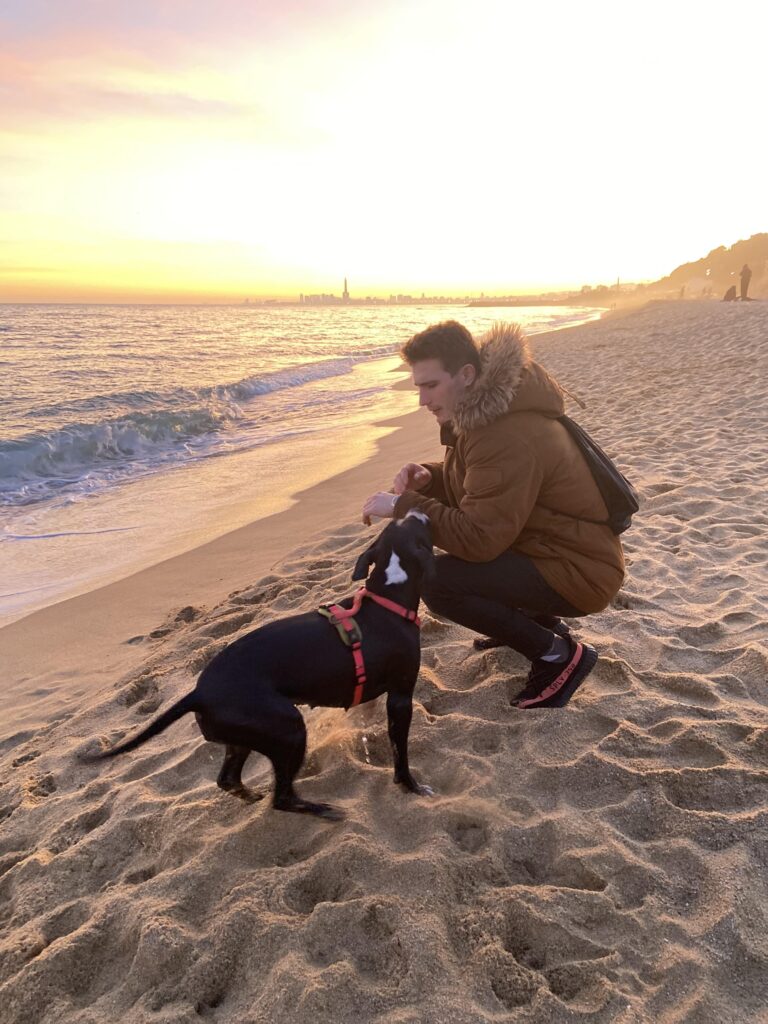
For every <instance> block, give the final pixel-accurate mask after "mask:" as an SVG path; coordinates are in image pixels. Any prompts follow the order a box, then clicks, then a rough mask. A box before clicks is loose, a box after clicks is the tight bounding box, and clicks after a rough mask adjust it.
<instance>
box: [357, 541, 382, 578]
mask: <svg viewBox="0 0 768 1024" xmlns="http://www.w3.org/2000/svg"><path fill="white" fill-rule="evenodd" d="M377 543H378V537H377V538H376V540H375V541H374V542H373V544H371V545H370V547H367V548H366V549H365V551H364V552H363V553H362V555H360V557H359V558H358V560H357V561H356V562H355V568H354V570H353V572H352V579H353V580H365V579H367V578H368V570H369V569H370V567H371V563H373V562H375V561H376V545H377Z"/></svg>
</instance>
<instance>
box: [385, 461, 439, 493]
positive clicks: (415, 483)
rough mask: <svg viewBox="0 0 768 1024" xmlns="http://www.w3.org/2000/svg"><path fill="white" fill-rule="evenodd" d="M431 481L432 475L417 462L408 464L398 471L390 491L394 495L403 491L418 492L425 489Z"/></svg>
mask: <svg viewBox="0 0 768 1024" xmlns="http://www.w3.org/2000/svg"><path fill="white" fill-rule="evenodd" d="M431 479H432V474H431V473H430V472H429V470H428V469H427V468H426V467H425V466H420V465H419V464H418V462H409V463H407V464H406V465H405V466H403V468H402V469H401V470H400V472H399V473H398V474H397V476H396V477H395V482H394V484H393V485H392V490H393V491H394V492H395V494H403V493H404V492H405V491H420V490H421V489H422V487H426V486H427V484H428V483H429V481H430V480H431Z"/></svg>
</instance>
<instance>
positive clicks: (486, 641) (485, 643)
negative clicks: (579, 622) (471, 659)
mask: <svg viewBox="0 0 768 1024" xmlns="http://www.w3.org/2000/svg"><path fill="white" fill-rule="evenodd" d="M530 618H532V619H533V620H534V622H538V624H539V625H540V626H544V627H545V629H551V630H552V632H553V633H557V635H558V636H570V635H571V628H570V626H569V625H568V623H567V622H563V620H562V619H558V618H555V616H554V615H536V616H534V615H531V616H530ZM472 646H473V647H474V649H475V650H476V651H490V650H492V649H493V648H494V647H508V646H509V645H508V644H507V642H506V641H505V640H499V639H498V637H495V636H478V637H476V638H475V639H474V640H473V641H472Z"/></svg>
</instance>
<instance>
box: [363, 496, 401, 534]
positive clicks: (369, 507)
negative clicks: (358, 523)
mask: <svg viewBox="0 0 768 1024" xmlns="http://www.w3.org/2000/svg"><path fill="white" fill-rule="evenodd" d="M396 503H397V495H396V494H390V492H389V491H377V492H376V494H372V495H371V496H370V498H368V500H367V501H366V503H365V504H364V505H363V522H364V523H365V525H366V526H370V525H371V516H378V518H379V519H391V518H392V516H393V514H394V511H395V504H396Z"/></svg>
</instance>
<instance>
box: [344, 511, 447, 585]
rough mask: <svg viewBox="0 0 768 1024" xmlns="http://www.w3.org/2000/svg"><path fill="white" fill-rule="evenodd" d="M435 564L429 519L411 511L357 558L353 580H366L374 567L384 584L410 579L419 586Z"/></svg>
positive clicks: (392, 523) (383, 532)
mask: <svg viewBox="0 0 768 1024" xmlns="http://www.w3.org/2000/svg"><path fill="white" fill-rule="evenodd" d="M434 560H435V559H434V555H433V554H432V533H431V530H430V528H429V517H428V516H426V515H425V514H424V513H423V512H419V511H418V510H417V509H411V511H410V512H408V513H407V514H406V516H405V518H404V519H395V520H394V521H393V522H391V523H389V524H388V526H386V527H385V528H384V529H383V530H382V531H381V533H380V534H379V536H378V537H377V538H376V540H375V541H374V542H373V544H371V545H370V547H368V548H366V550H365V551H364V552H363V553H362V555H360V557H359V558H358V560H357V563H356V564H355V569H354V572H353V573H352V579H353V580H364V579H366V578H367V576H368V571H369V569H370V568H371V565H373V564H374V563H375V564H376V567H377V569H380V570H381V572H382V574H383V576H384V582H385V583H386V584H395V583H405V582H406V580H409V579H413V580H415V582H416V583H418V584H421V581H422V579H423V578H424V577H425V576H429V575H430V573H431V572H432V571H433V568H434Z"/></svg>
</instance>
